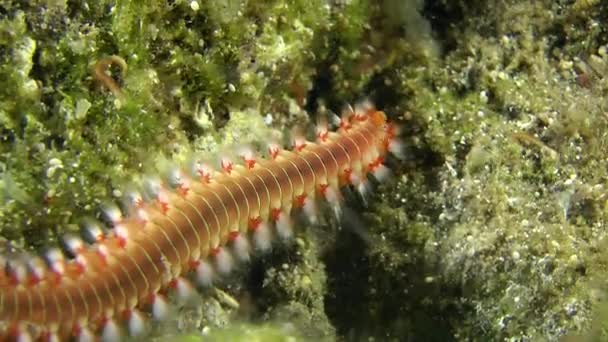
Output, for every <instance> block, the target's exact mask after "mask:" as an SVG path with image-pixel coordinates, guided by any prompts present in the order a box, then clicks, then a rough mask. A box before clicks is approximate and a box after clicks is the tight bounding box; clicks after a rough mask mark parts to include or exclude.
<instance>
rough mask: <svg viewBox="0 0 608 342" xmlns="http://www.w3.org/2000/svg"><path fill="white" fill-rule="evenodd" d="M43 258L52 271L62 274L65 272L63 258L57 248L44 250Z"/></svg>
mask: <svg viewBox="0 0 608 342" xmlns="http://www.w3.org/2000/svg"><path fill="white" fill-rule="evenodd" d="M44 259H45V261H46V263H47V264H48V266H49V268H50V269H51V271H53V272H54V273H56V274H58V275H62V274H63V273H64V272H65V259H64V256H63V253H61V251H60V250H59V249H57V248H53V249H50V250H49V251H48V252H46V254H45V256H44Z"/></svg>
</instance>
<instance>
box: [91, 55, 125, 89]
mask: <svg viewBox="0 0 608 342" xmlns="http://www.w3.org/2000/svg"><path fill="white" fill-rule="evenodd" d="M112 65H115V66H118V67H119V68H120V70H121V72H120V74H121V77H123V78H124V77H125V75H126V74H127V62H126V61H125V60H124V59H123V58H122V57H120V56H116V55H112V56H109V57H105V58H102V59H100V60H99V61H97V63H95V66H94V67H93V77H94V78H95V79H96V80H97V81H99V83H101V84H102V85H103V86H104V87H106V88H108V89H109V90H110V91H111V92H112V94H114V96H116V97H117V98H122V97H123V95H122V90H121V89H120V85H118V83H117V82H116V80H114V78H112V76H110V74H109V72H108V70H109V68H110V67H111V66H112Z"/></svg>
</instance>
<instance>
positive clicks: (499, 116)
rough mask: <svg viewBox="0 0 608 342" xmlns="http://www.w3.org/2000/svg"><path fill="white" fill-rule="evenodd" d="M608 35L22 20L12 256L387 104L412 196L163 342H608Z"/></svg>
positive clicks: (508, 19) (472, 17) (243, 21)
mask: <svg viewBox="0 0 608 342" xmlns="http://www.w3.org/2000/svg"><path fill="white" fill-rule="evenodd" d="M606 13H608V8H607V5H606V4H605V2H603V1H574V2H573V1H549V0H546V1H510V0H502V1H474V2H473V1H458V2H451V1H443V0H426V1H422V0H412V1H393V0H384V1H380V2H374V1H366V0H353V1H338V2H335V1H322V0H315V1H299V0H292V1H253V0H250V1H239V0H228V1H197V0H187V1H186V0H183V1H170V2H167V1H148V2H142V1H98V2H88V3H86V4H85V3H76V2H69V1H43V0H40V1H33V2H30V3H29V4H25V3H23V2H21V1H7V2H5V3H3V4H2V5H0V79H1V80H2V82H3V86H2V87H1V88H0V138H1V139H0V199H1V201H0V233H1V234H2V236H3V237H5V238H7V239H9V240H10V241H11V244H12V246H13V247H18V248H23V249H27V250H39V249H42V248H43V247H45V246H51V245H53V244H55V243H56V240H57V238H58V236H60V235H61V234H63V233H65V232H74V231H76V230H77V229H78V228H77V225H78V223H79V219H80V218H82V217H86V216H96V215H97V214H96V213H97V209H98V207H99V205H100V204H101V203H102V202H103V201H106V200H110V199H116V198H119V197H121V196H122V191H123V189H125V187H128V185H129V184H130V183H138V182H139V180H140V177H141V175H142V174H146V173H155V172H156V171H154V169H155V167H156V165H158V163H159V160H165V159H169V160H177V161H179V160H182V159H183V158H184V156H186V155H187V154H189V153H191V152H193V151H194V152H199V153H207V154H209V155H211V154H213V153H217V152H218V151H222V149H223V148H229V147H226V145H230V144H238V143H242V142H251V143H253V144H257V145H262V144H263V143H264V142H265V140H266V139H268V137H273V138H276V139H280V136H281V134H280V133H281V132H282V131H283V132H286V131H288V130H289V129H290V127H292V126H293V125H296V124H300V125H306V124H307V122H308V121H313V122H314V120H315V116H316V115H317V114H319V113H323V112H328V111H333V112H339V110H340V108H341V107H342V106H343V105H344V104H345V103H348V102H351V103H352V102H355V101H356V100H359V99H361V98H363V97H369V98H371V99H372V100H373V101H375V103H376V104H377V106H378V107H379V108H381V109H383V110H384V111H386V112H387V113H388V114H389V115H390V116H391V117H392V119H393V120H395V121H398V122H399V123H400V124H401V126H402V130H403V141H404V145H405V155H406V157H405V159H404V160H402V161H392V160H389V161H388V162H389V163H390V166H391V167H392V169H393V172H394V177H393V179H391V180H389V181H388V182H386V183H383V184H376V185H377V191H375V193H374V195H372V196H371V197H370V198H368V201H367V205H361V204H358V203H357V201H352V200H350V199H348V198H347V200H348V201H347V202H348V206H347V207H348V208H350V209H351V211H356V212H357V214H354V213H351V214H350V217H349V218H347V219H345V220H343V221H342V222H334V221H333V220H328V222H325V223H324V224H321V225H318V226H314V227H310V226H307V228H306V230H305V232H303V233H300V235H299V236H298V237H297V238H296V239H295V240H294V241H292V242H291V243H288V244H286V245H281V246H279V247H277V248H275V250H273V252H272V253H270V254H268V255H266V256H261V257H260V258H258V259H256V260H255V261H254V262H253V263H252V264H251V265H249V266H247V267H244V268H243V269H242V270H241V272H237V274H236V275H235V279H234V281H233V282H229V284H231V285H229V286H228V285H227V287H228V288H229V291H228V293H226V294H225V295H226V296H227V297H224V296H223V295H220V294H218V293H209V294H205V295H204V296H203V297H205V299H203V301H202V303H201V305H200V306H199V307H197V308H195V309H193V310H190V309H189V310H184V311H183V312H182V313H181V314H180V315H178V316H179V317H176V322H175V323H176V324H175V326H176V327H177V330H176V329H175V327H162V329H159V330H158V331H156V333H157V335H158V336H175V334H181V333H182V332H183V331H186V332H187V333H189V334H193V335H186V336H184V337H183V338H184V339H188V336H199V335H200V334H201V333H203V334H214V333H215V332H216V331H215V330H213V329H215V328H217V327H219V326H223V325H226V328H225V329H226V330H225V333H226V334H227V335H226V336H231V337H230V338H232V336H234V334H236V335H239V336H250V335H249V334H250V333H251V331H254V332H255V334H256V336H266V337H268V338H271V337H272V336H276V337H277V338H278V340H281V339H282V338H283V337H285V336H287V337H288V338H290V337H294V338H296V339H298V338H303V339H306V338H315V339H327V340H333V339H335V338H336V336H338V337H340V338H343V339H362V338H364V337H370V338H377V339H393V340H403V339H442V340H445V339H458V340H460V339H463V340H470V339H478V338H482V339H517V340H557V339H559V338H561V337H563V336H567V337H570V336H574V337H576V336H584V335H585V334H587V333H589V334H591V335H592V337H597V338H606V327H605V326H603V325H602V324H603V322H604V321H605V320H602V319H601V317H603V316H605V311H606V309H605V307H606V304H603V305H602V304H601V303H605V302H606V299H605V293H606V284H605V279H606V274H607V273H606V272H607V270H606V266H607V265H608V257H607V256H606V253H605V250H606V247H607V246H608V240H607V238H606V234H607V232H606V229H605V220H606V215H607V208H608V205H607V203H608V202H606V201H607V199H606V195H605V194H606V177H605V175H604V173H605V170H607V169H608V168H607V166H608V165H606V158H605V153H606V151H607V146H606V141H607V140H606V133H605V132H606V128H608V127H606V126H608V120H607V119H606V112H608V103H606V100H605V98H606V91H607V89H608V81H606V80H607V79H608V76H606V75H608V52H607V51H608V34H607V33H606V31H605V28H604V27H605V23H606V20H608V18H607V17H606ZM111 55H117V56H120V57H121V58H123V59H124V60H125V61H126V63H127V65H128V72H127V73H126V74H125V75H121V73H120V71H121V70H119V69H118V68H113V67H111V68H109V70H108V73H109V74H110V76H111V77H112V78H113V79H115V80H116V81H117V82H118V84H119V86H120V87H121V92H122V94H123V96H122V97H121V98H117V97H116V96H114V95H113V94H112V93H110V92H109V91H107V89H105V88H104V87H103V86H102V85H100V83H99V82H98V81H97V80H96V78H95V77H94V76H93V74H92V69H93V68H94V67H95V64H96V63H97V61H99V60H101V59H103V58H106V57H108V56H111ZM309 116H310V117H309ZM347 197H350V196H347ZM353 209H354V210H353ZM353 218H354V219H353ZM220 287H222V285H220ZM232 296H233V297H234V298H232ZM222 298H223V299H222ZM231 298H232V299H231ZM234 301H235V302H236V303H237V304H234V303H233V302H234ZM596 313H597V314H596ZM602 313H604V315H603V316H602ZM596 316H597V317H599V318H595V317H596ZM240 320H247V321H249V322H253V323H256V322H265V323H268V324H269V325H262V326H261V327H250V326H249V323H247V324H244V325H241V324H239V323H236V322H238V321H240ZM231 322H232V323H231ZM286 322H287V323H289V324H290V327H292V328H293V329H292V330H290V329H291V328H289V329H287V330H285V329H283V328H284V325H283V324H285V323H286ZM232 324H234V328H232V327H233V325H232ZM210 327H212V328H210ZM277 327H279V328H277ZM163 329H164V330H163ZM209 329H212V330H213V331H212V332H210V331H209ZM176 331H177V333H176ZM218 333H219V334H220V335H221V336H223V335H222V334H223V333H224V332H222V331H219V332H218ZM260 338H262V337H260Z"/></svg>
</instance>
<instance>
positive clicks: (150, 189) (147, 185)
mask: <svg viewBox="0 0 608 342" xmlns="http://www.w3.org/2000/svg"><path fill="white" fill-rule="evenodd" d="M143 183H144V184H143V185H144V196H146V198H147V199H154V200H155V199H157V198H158V196H159V194H160V192H161V191H162V189H163V183H162V181H161V180H160V178H158V177H146V178H145V180H144V182H143Z"/></svg>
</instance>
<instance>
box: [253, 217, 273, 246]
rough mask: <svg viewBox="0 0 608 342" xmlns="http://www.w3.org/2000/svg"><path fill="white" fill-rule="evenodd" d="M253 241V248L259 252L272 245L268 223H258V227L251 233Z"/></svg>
mask: <svg viewBox="0 0 608 342" xmlns="http://www.w3.org/2000/svg"><path fill="white" fill-rule="evenodd" d="M253 241H254V244H255V247H256V248H257V249H258V250H261V251H267V250H269V249H270V247H271V245H272V234H271V231H270V228H268V223H266V222H260V224H259V225H258V227H257V228H256V229H255V230H254V232H253Z"/></svg>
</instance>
